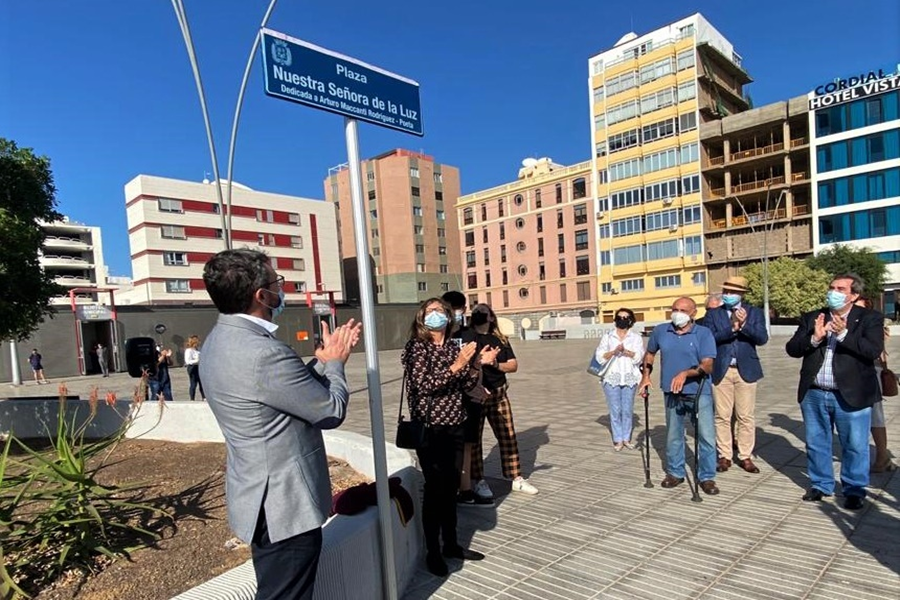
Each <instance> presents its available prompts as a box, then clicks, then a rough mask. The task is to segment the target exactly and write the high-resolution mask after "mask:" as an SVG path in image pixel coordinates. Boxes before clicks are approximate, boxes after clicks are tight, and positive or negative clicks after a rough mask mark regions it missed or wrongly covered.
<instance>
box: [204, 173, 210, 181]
mask: <svg viewBox="0 0 900 600" xmlns="http://www.w3.org/2000/svg"><path fill="white" fill-rule="evenodd" d="M203 183H209V171H203Z"/></svg>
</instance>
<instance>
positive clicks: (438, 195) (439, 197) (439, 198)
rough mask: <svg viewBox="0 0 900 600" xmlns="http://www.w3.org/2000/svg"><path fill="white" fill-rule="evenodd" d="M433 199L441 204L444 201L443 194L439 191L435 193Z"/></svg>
mask: <svg viewBox="0 0 900 600" xmlns="http://www.w3.org/2000/svg"><path fill="white" fill-rule="evenodd" d="M434 199H435V200H437V201H438V202H443V201H444V192H442V191H440V190H437V191H435V192H434Z"/></svg>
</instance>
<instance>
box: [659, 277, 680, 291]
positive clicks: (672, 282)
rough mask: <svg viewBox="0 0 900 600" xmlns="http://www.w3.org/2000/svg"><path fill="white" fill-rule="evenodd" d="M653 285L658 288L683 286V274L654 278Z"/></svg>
mask: <svg viewBox="0 0 900 600" xmlns="http://www.w3.org/2000/svg"><path fill="white" fill-rule="evenodd" d="M653 286H654V287H655V288H656V289H665V288H677V287H681V275H663V276H661V277H654V278H653Z"/></svg>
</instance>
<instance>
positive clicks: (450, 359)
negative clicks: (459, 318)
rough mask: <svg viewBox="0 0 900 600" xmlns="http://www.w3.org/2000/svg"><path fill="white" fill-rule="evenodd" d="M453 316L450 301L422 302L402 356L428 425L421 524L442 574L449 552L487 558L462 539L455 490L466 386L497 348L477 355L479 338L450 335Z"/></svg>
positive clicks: (415, 411)
mask: <svg viewBox="0 0 900 600" xmlns="http://www.w3.org/2000/svg"><path fill="white" fill-rule="evenodd" d="M452 316H453V313H452V311H451V309H450V306H449V305H448V304H447V303H445V302H444V301H443V300H441V299H440V298H432V299H430V300H426V301H425V302H424V303H422V305H421V306H420V307H419V310H418V312H417V313H416V318H415V321H413V324H412V327H411V328H410V334H409V341H408V342H407V343H406V347H405V348H404V350H403V355H402V357H401V361H402V363H403V366H404V371H405V373H406V381H407V399H408V400H409V411H410V415H411V416H412V418H413V419H416V420H419V421H424V422H425V423H426V424H427V426H428V428H427V433H426V445H425V447H424V448H421V449H419V450H416V454H417V455H418V457H419V465H420V467H421V468H422V474H423V475H424V476H425V495H424V499H423V501H422V526H423V529H424V530H425V547H426V550H427V555H426V563H427V565H428V570H429V571H431V573H433V574H434V575H438V576H441V577H442V576H445V575H447V572H448V569H447V563H446V562H444V557H447V558H462V559H466V560H481V559H483V558H484V555H483V554H481V553H479V552H475V551H473V550H468V549H466V548H463V547H461V546H460V545H459V543H458V542H457V538H456V493H457V490H458V488H459V476H460V469H461V468H462V451H463V421H465V419H466V411H465V409H464V408H463V392H464V391H465V390H466V389H470V388H472V387H473V386H475V385H477V384H478V381H479V376H480V374H481V364H482V363H485V362H488V363H492V362H493V361H494V358H495V357H496V352H497V351H496V349H491V348H486V349H485V350H484V351H483V352H482V353H481V355H480V357H479V359H476V360H473V358H474V356H475V349H476V344H475V342H470V343H468V344H465V345H460V344H458V343H456V340H452V341H451V340H450V339H449V332H450V324H451V323H452V322H453V318H452ZM441 538H443V548H442V547H441Z"/></svg>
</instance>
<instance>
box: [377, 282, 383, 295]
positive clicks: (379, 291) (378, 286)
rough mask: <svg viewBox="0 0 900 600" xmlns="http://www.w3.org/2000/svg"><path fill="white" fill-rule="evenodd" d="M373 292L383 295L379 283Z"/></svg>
mask: <svg viewBox="0 0 900 600" xmlns="http://www.w3.org/2000/svg"><path fill="white" fill-rule="evenodd" d="M375 291H376V292H377V293H379V294H383V293H384V285H382V284H380V283H379V284H378V285H376V286H375Z"/></svg>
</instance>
